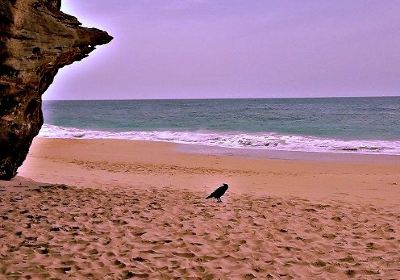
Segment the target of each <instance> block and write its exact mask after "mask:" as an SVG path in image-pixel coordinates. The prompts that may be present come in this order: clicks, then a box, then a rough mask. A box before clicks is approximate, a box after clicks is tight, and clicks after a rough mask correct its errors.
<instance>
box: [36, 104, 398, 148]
mask: <svg viewBox="0 0 400 280" xmlns="http://www.w3.org/2000/svg"><path fill="white" fill-rule="evenodd" d="M43 107H44V116H45V126H44V128H43V129H42V131H41V135H42V136H43V137H67V138H70V137H72V138H118V139H132V140H158V141H171V142H178V143H193V144H204V145H213V146H222V147H235V148H263V149H275V150H279V149H281V150H297V151H342V152H365V153H388V154H400V97H379V98H312V99H212V100H118V101H45V102H44V105H43Z"/></svg>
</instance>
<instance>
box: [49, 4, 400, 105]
mask: <svg viewBox="0 0 400 280" xmlns="http://www.w3.org/2000/svg"><path fill="white" fill-rule="evenodd" d="M62 9H63V10H64V11H65V12H67V13H70V14H73V15H75V16H77V17H78V18H79V19H80V20H81V21H82V22H83V24H84V25H85V26H96V27H99V28H102V29H104V30H107V31H108V32H109V33H110V34H111V35H112V36H114V40H113V41H112V42H111V43H110V44H109V45H106V46H103V47H99V48H98V49H97V50H96V51H95V52H93V53H92V54H91V55H90V57H89V58H86V59H85V60H83V61H81V62H78V63H75V64H73V65H71V66H68V67H66V68H64V69H62V70H61V71H60V73H59V75H58V76H57V77H56V79H55V83H54V84H53V85H52V86H51V87H50V89H49V91H48V92H47V93H46V94H45V96H44V97H45V99H143V98H218V97H222V98H227V97H229V98H230V97H232V98H233V97H313V96H380V95H395V96H399V95H400V1H396V0H393V1H390V0H384V1H382V0H378V1H368V0H352V1H349V0H343V1H341V0H336V1H320V0H316V1H311V0H307V1H306V0H304V1H300V0H292V1H286V0H279V1H267V0H265V1H262V0H257V1H256V0H254V1H252V0H159V1H156V0H135V1H131V0H113V1H110V0H85V1H82V0H63V7H62Z"/></svg>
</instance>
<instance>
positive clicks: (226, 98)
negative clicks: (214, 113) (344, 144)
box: [42, 95, 400, 101]
mask: <svg viewBox="0 0 400 280" xmlns="http://www.w3.org/2000/svg"><path fill="white" fill-rule="evenodd" d="M385 97H386V98H393V97H400V95H375V96H315V97H211V98H128V99H42V101H151V100H154V101H160V100H166V101H167V100H240V99H243V100H244V99H253V100H260V99H335V98H385Z"/></svg>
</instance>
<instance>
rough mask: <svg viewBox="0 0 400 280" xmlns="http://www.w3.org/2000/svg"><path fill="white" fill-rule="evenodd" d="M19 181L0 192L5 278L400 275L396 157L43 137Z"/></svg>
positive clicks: (0, 258)
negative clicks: (251, 152)
mask: <svg viewBox="0 0 400 280" xmlns="http://www.w3.org/2000/svg"><path fill="white" fill-rule="evenodd" d="M19 175H20V177H18V178H16V179H14V180H13V181H11V182H1V183H0V221H1V223H0V241H1V242H0V279H3V278H4V279H14V278H15V279H18V278H21V279H27V278H28V279H29V278H30V279H43V278H53V279H65V278H69V279H127V278H132V279H140V278H143V279H174V278H176V279H181V278H184V279H253V278H258V279H269V278H270V279H349V278H352V279H399V278H400V266H399V263H400V253H399V249H400V205H399V199H400V164H399V161H398V160H397V159H394V160H393V159H391V160H386V159H385V158H380V157H377V158H376V161H365V162H363V161H357V162H354V161H352V160H351V158H348V157H343V160H335V161H326V160H324V161H322V160H308V161H305V160H277V159H260V158H250V157H238V156H221V155H210V154H209V155H207V154H193V153H188V152H182V151H181V149H180V148H179V146H177V145H173V144H167V143H155V142H132V141H116V140H90V141H89V140H56V139H37V140H35V143H34V145H33V147H32V149H31V152H30V155H29V157H28V159H27V161H26V162H25V164H24V166H23V167H22V168H21V170H20V174H19ZM37 182H41V183H37ZM222 182H226V183H228V184H229V185H230V186H231V187H230V189H229V190H228V192H227V194H226V196H225V197H223V201H224V202H223V203H217V202H215V201H213V200H205V199H204V197H205V196H206V195H207V194H208V193H209V192H210V191H212V190H213V189H214V188H215V187H216V186H218V185H219V184H221V183H222Z"/></svg>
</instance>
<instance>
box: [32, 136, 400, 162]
mask: <svg viewBox="0 0 400 280" xmlns="http://www.w3.org/2000/svg"><path fill="white" fill-rule="evenodd" d="M36 139H50V140H72V141H75V140H77V141H123V142H132V143H133V144H134V143H160V144H166V145H171V146H174V148H175V149H176V151H178V152H184V153H192V154H205V155H207V154H208V155H215V156H234V157H249V158H260V159H271V160H273V159H278V160H305V161H309V160H310V161H338V162H341V161H342V162H363V161H366V162H376V161H377V160H378V161H379V162H381V163H390V162H393V163H396V164H400V155H396V154H377V153H362V152H360V153H358V152H352V151H324V152H315V151H290V150H267V149H262V148H255V147H253V148H252V147H221V146H214V145H207V144H197V143H196V144H192V143H176V142H173V141H162V140H130V139H117V138H96V139H92V138H90V139H89V138H79V137H77V138H61V137H60V138H59V137H54V138H53V137H41V136H37V137H36Z"/></svg>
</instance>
